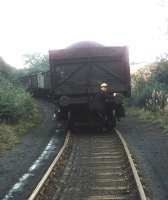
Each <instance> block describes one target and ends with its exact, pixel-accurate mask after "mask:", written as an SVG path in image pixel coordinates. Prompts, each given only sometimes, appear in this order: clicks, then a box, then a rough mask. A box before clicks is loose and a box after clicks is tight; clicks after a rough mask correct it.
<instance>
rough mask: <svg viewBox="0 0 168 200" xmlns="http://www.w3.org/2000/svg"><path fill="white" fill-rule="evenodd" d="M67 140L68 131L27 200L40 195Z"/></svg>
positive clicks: (68, 138) (68, 137)
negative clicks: (62, 143) (60, 146)
mask: <svg viewBox="0 0 168 200" xmlns="http://www.w3.org/2000/svg"><path fill="white" fill-rule="evenodd" d="M69 140H70V131H68V133H67V135H66V138H65V142H64V145H63V146H62V148H61V149H60V151H59V153H58V154H57V156H56V157H55V159H54V161H53V162H52V163H51V165H50V167H49V168H48V170H47V171H46V173H45V174H44V176H43V177H42V179H41V180H40V182H39V183H38V185H37V187H36V188H35V189H34V191H33V192H32V194H31V195H30V197H29V198H28V200H35V199H36V198H37V197H38V195H40V193H41V190H42V189H43V187H44V185H45V183H46V182H47V180H48V178H49V176H50V175H51V173H52V171H53V169H54V167H55V166H56V165H57V164H58V163H59V160H60V158H61V156H62V154H63V153H64V151H65V149H66V147H67V145H68V143H69Z"/></svg>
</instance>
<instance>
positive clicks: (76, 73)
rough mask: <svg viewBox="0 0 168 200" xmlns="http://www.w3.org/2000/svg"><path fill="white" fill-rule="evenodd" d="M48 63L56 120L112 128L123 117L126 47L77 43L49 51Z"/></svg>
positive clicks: (127, 71) (127, 93)
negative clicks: (96, 124)
mask: <svg viewBox="0 0 168 200" xmlns="http://www.w3.org/2000/svg"><path fill="white" fill-rule="evenodd" d="M49 63H50V75H51V91H52V94H53V95H54V98H55V99H56V102H57V107H58V108H59V109H58V112H57V119H59V120H68V121H69V124H70V125H72V124H74V123H76V122H78V121H80V122H83V123H89V122H91V123H93V121H94V122H98V123H99V122H100V120H101V121H102V122H103V121H104V122H103V123H106V122H105V121H107V123H108V124H110V126H112V127H114V126H115V124H116V118H119V117H120V116H122V115H123V114H122V113H123V112H122V111H123V107H122V102H121V97H124V96H125V97H129V96H130V94H131V87H130V69H129V59H128V49H127V47H125V46H124V47H105V46H103V45H101V44H98V43H94V42H80V43H77V44H74V45H72V46H70V47H68V48H66V49H61V50H50V51H49Z"/></svg>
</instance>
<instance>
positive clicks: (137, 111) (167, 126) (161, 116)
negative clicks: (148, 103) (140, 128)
mask: <svg viewBox="0 0 168 200" xmlns="http://www.w3.org/2000/svg"><path fill="white" fill-rule="evenodd" d="M127 112H128V114H130V115H136V116H137V117H138V118H139V119H141V120H145V121H150V122H151V123H153V124H158V125H159V126H160V127H161V128H163V129H164V132H165V133H167V134H168V112H155V113H153V112H151V111H147V110H144V109H142V108H138V107H128V108H127Z"/></svg>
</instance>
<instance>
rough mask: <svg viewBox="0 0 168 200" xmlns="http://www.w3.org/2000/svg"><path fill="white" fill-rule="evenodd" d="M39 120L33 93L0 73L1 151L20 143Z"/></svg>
mask: <svg viewBox="0 0 168 200" xmlns="http://www.w3.org/2000/svg"><path fill="white" fill-rule="evenodd" d="M39 121H40V115H39V113H38V108H37V105H36V103H35V101H34V100H33V99H32V97H31V95H30V94H29V93H27V92H26V91H25V90H24V89H23V88H22V87H20V86H17V85H15V84H13V83H12V82H11V81H10V80H9V79H7V78H5V77H4V76H2V74H0V153H1V152H3V151H4V150H6V149H9V148H11V147H12V146H14V145H15V144H16V143H18V142H19V140H20V138H21V136H22V135H23V134H24V133H25V132H26V131H27V130H28V129H29V128H31V127H33V126H35V125H36V124H38V122H39Z"/></svg>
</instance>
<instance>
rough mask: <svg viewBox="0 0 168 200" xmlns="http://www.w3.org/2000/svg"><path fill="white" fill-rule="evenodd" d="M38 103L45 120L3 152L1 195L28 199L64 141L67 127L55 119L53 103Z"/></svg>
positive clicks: (0, 181)
mask: <svg viewBox="0 0 168 200" xmlns="http://www.w3.org/2000/svg"><path fill="white" fill-rule="evenodd" d="M38 104H39V107H40V111H41V114H42V116H43V117H42V122H41V123H40V124H39V125H38V126H37V127H36V128H32V129H30V130H29V131H28V133H27V134H26V135H25V136H23V138H22V139H21V141H20V143H19V144H17V145H16V146H15V147H14V148H13V149H11V150H8V151H6V152H5V153H3V154H1V155H0V199H4V200H7V199H17V200H23V199H27V197H28V196H29V194H30V191H31V190H32V189H33V188H34V187H35V185H36V184H37V183H38V181H39V180H40V178H41V176H42V174H43V173H44V172H45V171H46V169H47V168H48V166H49V165H50V164H51V162H52V160H53V158H54V157H55V156H56V155H57V153H58V152H59V149H60V147H61V146H62V144H63V141H64V137H65V130H64V129H61V128H60V127H59V128H58V123H56V121H54V120H53V119H52V115H53V110H54V106H53V104H51V103H49V102H46V101H38ZM16 183H17V184H16ZM13 190H14V191H13Z"/></svg>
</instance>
